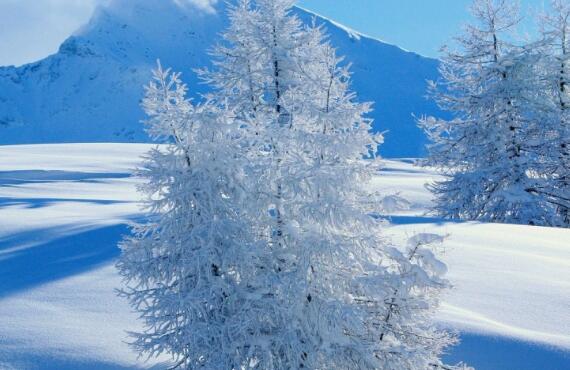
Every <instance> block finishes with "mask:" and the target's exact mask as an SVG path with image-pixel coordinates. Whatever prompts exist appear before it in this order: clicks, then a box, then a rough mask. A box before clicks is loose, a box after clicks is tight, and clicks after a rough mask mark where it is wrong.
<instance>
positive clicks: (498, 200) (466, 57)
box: [420, 0, 556, 225]
mask: <svg viewBox="0 0 570 370" xmlns="http://www.w3.org/2000/svg"><path fill="white" fill-rule="evenodd" d="M471 9H472V14H473V16H474V17H475V19H476V20H477V23H476V24H472V25H468V26H467V28H466V30H465V34H464V35H462V36H460V37H458V38H457V41H458V44H459V52H451V51H447V52H446V54H445V57H444V59H443V63H442V67H441V74H442V80H443V81H442V82H441V83H440V84H439V85H437V84H434V85H433V86H432V93H433V96H434V98H435V99H436V101H437V102H438V103H439V104H440V106H441V107H442V108H443V109H444V110H447V111H449V112H451V113H452V114H453V115H454V119H452V120H441V119H436V118H432V117H430V118H426V119H423V120H421V121H420V126H421V127H423V128H424V129H425V131H426V132H427V134H428V136H429V138H430V139H431V141H432V144H431V145H429V146H428V149H429V156H428V158H427V160H425V161H424V163H425V164H427V165H430V166H434V167H436V168H438V169H440V170H441V171H442V173H443V174H444V175H445V179H444V180H443V181H439V182H436V183H434V184H432V185H430V187H429V188H430V190H431V191H432V192H433V193H434V194H435V195H436V206H435V211H436V212H437V213H438V214H440V215H441V216H443V217H447V218H452V219H471V220H483V221H491V222H507V223H520V224H538V225H552V224H554V223H556V221H555V219H556V215H555V214H556V212H555V211H554V209H553V205H552V203H551V202H549V201H548V196H546V195H545V194H544V193H542V192H538V191H536V189H539V188H542V187H544V186H545V185H544V183H545V181H544V178H543V177H541V176H540V175H539V174H538V173H537V171H536V169H537V167H538V166H539V161H540V160H541V156H542V153H540V150H544V149H543V147H542V144H543V141H541V140H542V138H543V133H544V130H543V128H541V127H540V125H541V122H539V121H540V120H539V119H537V118H538V115H537V114H536V109H537V107H538V106H539V105H540V103H539V102H538V101H537V100H536V95H533V94H532V92H533V91H534V90H533V89H534V88H536V86H535V84H534V83H535V81H536V78H534V74H535V72H536V71H535V70H534V68H533V66H534V64H535V59H536V55H535V52H534V49H533V48H520V47H517V46H515V45H513V44H512V43H511V42H510V40H512V31H513V30H514V28H515V27H516V25H517V24H518V21H519V15H518V7H517V5H516V4H515V3H513V2H512V1H507V0H475V1H474V3H473V5H472V8H471ZM541 148H542V149H541Z"/></svg>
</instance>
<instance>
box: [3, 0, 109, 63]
mask: <svg viewBox="0 0 570 370" xmlns="http://www.w3.org/2000/svg"><path fill="white" fill-rule="evenodd" d="M102 1H103V0H0V65H12V64H13V65H21V64H25V63H30V62H34V61H36V60H39V59H41V58H44V57H46V56H47V55H49V54H52V53H54V52H55V51H57V49H58V47H59V45H60V44H61V43H62V42H63V41H64V40H65V39H66V38H67V37H68V36H69V35H70V34H72V33H73V32H74V31H75V30H77V29H78V28H79V27H80V26H81V25H82V24H84V23H85V22H87V20H88V19H89V17H90V15H91V14H92V12H93V10H94V8H95V6H96V5H97V4H98V3H101V2H102Z"/></svg>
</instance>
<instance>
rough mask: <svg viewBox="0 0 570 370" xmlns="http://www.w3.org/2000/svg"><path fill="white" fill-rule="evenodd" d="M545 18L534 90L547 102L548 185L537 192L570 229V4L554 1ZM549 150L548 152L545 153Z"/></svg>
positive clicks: (544, 172)
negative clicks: (546, 198) (554, 206)
mask: <svg viewBox="0 0 570 370" xmlns="http://www.w3.org/2000/svg"><path fill="white" fill-rule="evenodd" d="M551 5H552V6H551V7H552V12H551V13H550V14H545V15H543V16H542V17H541V19H540V23H541V33H542V44H543V48H542V50H541V62H540V63H539V70H538V71H537V76H538V80H537V84H536V88H535V89H533V90H534V91H536V92H538V93H539V95H540V97H541V98H542V99H543V104H542V106H541V108H542V109H540V110H539V113H540V116H541V118H542V121H543V127H544V134H543V135H542V136H543V143H544V146H543V151H544V152H545V153H544V157H545V164H544V166H543V168H542V170H541V171H540V172H541V174H542V175H543V176H545V177H546V178H548V179H549V180H550V181H549V182H548V186H544V187H540V188H536V189H533V191H534V192H536V193H540V194H543V195H545V196H547V197H548V199H549V200H550V202H552V203H553V204H554V205H556V207H557V209H558V212H559V214H560V216H561V220H560V222H561V223H562V224H563V225H565V226H570V4H568V3H567V2H565V1H561V0H553V1H552V4H551ZM545 149H546V150H545Z"/></svg>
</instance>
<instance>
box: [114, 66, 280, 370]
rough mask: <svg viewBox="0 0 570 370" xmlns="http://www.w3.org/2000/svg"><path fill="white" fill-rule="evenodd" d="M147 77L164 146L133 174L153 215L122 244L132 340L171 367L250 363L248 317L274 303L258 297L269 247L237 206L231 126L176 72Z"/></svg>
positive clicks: (239, 170)
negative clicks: (139, 325) (134, 317)
mask: <svg viewBox="0 0 570 370" xmlns="http://www.w3.org/2000/svg"><path fill="white" fill-rule="evenodd" d="M154 79H155V81H154V82H152V83H151V84H150V85H149V86H148V88H147V92H146V97H145V99H144V101H143V106H144V108H145V111H146V112H147V114H148V115H149V117H150V118H149V120H148V122H147V124H148V132H149V133H150V135H151V136H152V137H153V138H155V139H163V140H166V141H167V142H169V143H170V144H168V145H166V146H165V147H157V148H156V149H154V150H152V151H151V152H150V153H149V155H148V158H147V159H146V162H145V163H144V166H143V168H142V169H141V170H140V172H139V175H140V176H142V177H143V178H145V179H146V183H145V185H143V186H142V187H141V191H142V192H143V193H144V194H145V195H146V196H147V206H148V209H149V211H150V214H151V215H152V216H151V219H150V220H149V221H148V222H147V223H144V224H141V225H137V226H136V227H135V228H134V230H133V232H134V235H133V236H132V237H130V238H127V239H126V240H125V241H124V242H123V244H122V250H123V253H122V256H121V259H120V261H119V263H118V267H119V270H120V272H121V274H122V275H123V276H124V278H125V281H126V285H127V288H125V289H124V290H123V291H122V294H123V295H124V296H126V297H127V298H128V299H129V300H130V302H131V304H132V305H133V306H134V307H135V308H136V309H137V311H138V312H140V314H141V318H142V319H143V320H144V322H145V326H146V330H145V332H143V333H139V334H137V335H136V341H135V342H134V345H135V347H136V348H137V349H138V350H139V351H141V352H142V353H147V354H148V355H150V356H153V355H159V354H161V353H168V354H173V355H174V356H175V358H176V363H175V366H174V367H180V368H209V369H213V368H219V369H241V368H244V367H245V368H247V366H248V364H249V362H247V361H246V362H240V359H251V360H252V361H253V360H254V359H253V358H251V357H249V356H248V353H249V349H248V347H249V346H250V345H251V342H249V340H250V338H251V337H252V335H254V334H255V335H259V336H260V337H261V336H262V335H263V334H262V333H260V332H259V331H258V330H259V326H258V325H256V323H255V322H252V321H249V320H248V318H256V316H257V315H258V314H263V313H265V312H266V308H265V305H267V304H270V305H271V304H272V303H270V299H269V298H267V297H266V298H265V299H261V297H262V296H263V295H264V294H265V295H267V294H269V293H270V292H269V290H268V286H269V283H270V281H267V280H263V279H270V276H269V275H268V274H266V273H263V274H261V275H260V274H258V271H259V270H260V269H265V267H264V266H265V265H266V264H267V260H268V256H267V250H266V249H265V248H264V245H263V244H259V243H256V240H255V238H254V237H252V236H251V235H250V234H249V230H250V227H249V225H247V223H245V222H244V221H245V220H244V219H243V218H242V217H241V215H240V212H239V207H235V202H237V201H240V200H241V199H242V198H244V197H245V196H246V194H245V193H244V189H243V188H241V187H240V186H241V185H242V182H243V180H242V179H243V176H244V173H243V167H244V166H243V163H242V162H241V161H240V158H239V152H238V151H236V148H237V146H236V145H235V144H236V143H235V137H236V135H235V128H234V127H233V126H232V125H231V124H230V123H228V122H229V121H228V120H227V119H225V117H226V113H224V112H223V111H222V110H220V109H219V108H217V107H215V106H213V105H212V104H210V103H209V102H206V103H204V104H202V105H193V104H192V103H191V102H190V101H189V100H187V99H186V98H185V94H186V87H185V86H184V85H183V84H182V83H181V82H180V80H179V76H178V74H171V73H169V71H163V70H162V69H161V68H159V69H158V70H157V71H156V72H155V77H154ZM259 279H262V280H259ZM263 291H264V292H265V293H263ZM229 353H232V354H233V356H228V354H229ZM244 361H245V360H244Z"/></svg>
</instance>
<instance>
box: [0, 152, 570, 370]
mask: <svg viewBox="0 0 570 370" xmlns="http://www.w3.org/2000/svg"><path fill="white" fill-rule="evenodd" d="M149 148H150V145H146V144H63V145H30V146H26V145H22V146H0V369H18V370H21V369H42V370H43V369H54V370H55V369H57V370H67V369H69V370H81V369H103V370H105V369H113V370H115V369H138V368H143V369H164V368H165V367H166V365H165V363H166V362H167V360H168V359H164V358H163V359H153V360H152V361H150V362H148V363H145V362H144V361H143V360H142V359H141V360H137V358H136V354H134V353H132V352H131V351H130V350H129V348H128V346H127V345H126V344H125V343H124V341H125V340H126V334H125V331H126V330H136V329H140V326H139V323H138V322H137V319H136V315H135V314H134V313H132V312H131V311H130V309H129V307H128V306H127V304H126V302H125V301H124V300H122V299H120V298H118V297H116V296H115V294H114V289H115V288H117V287H119V286H120V279H119V277H118V276H117V273H116V271H115V269H114V267H113V264H114V261H115V259H116V257H117V256H118V253H119V251H118V248H117V247H116V243H117V241H118V240H119V239H120V237H121V235H122V234H124V233H126V232H127V227H126V226H125V225H126V223H128V222H129V221H131V220H134V219H139V218H140V217H143V215H144V213H143V212H142V211H141V209H140V206H139V204H138V201H139V197H138V195H137V193H136V192H135V186H136V185H137V184H138V183H140V180H139V179H137V178H133V177H130V173H131V172H132V169H133V168H134V167H136V166H137V163H138V162H139V157H140V155H142V154H143V153H144V152H145V151H146V150H148V149H149ZM434 178H436V175H435V174H433V173H431V172H429V171H427V170H424V169H419V168H415V167H413V166H412V165H411V164H410V161H405V160H398V161H386V164H385V169H384V171H383V173H381V174H379V176H378V177H377V178H376V179H375V180H374V186H375V187H376V188H378V189H381V190H383V191H384V192H385V193H386V194H396V193H399V194H400V195H401V196H403V197H405V198H407V199H408V200H409V201H410V206H409V207H407V208H404V209H399V208H398V207H392V209H389V210H388V213H389V215H390V218H391V220H392V222H393V226H391V227H390V228H389V230H388V231H387V234H389V235H390V237H391V238H393V240H394V241H395V242H396V241H398V240H403V239H404V238H405V237H406V235H409V234H411V233H413V232H430V233H432V232H436V233H440V234H449V237H448V239H447V241H446V243H445V245H444V248H443V249H442V250H441V251H440V252H441V253H442V256H443V259H444V260H445V261H446V263H447V264H448V266H449V278H450V280H451V281H452V282H453V284H454V285H455V288H454V289H453V290H452V291H451V292H449V293H448V295H447V296H446V297H445V302H444V305H443V307H442V310H441V312H440V313H439V315H438V320H439V321H440V322H441V324H442V325H445V326H447V327H449V328H452V329H457V330H460V331H461V333H462V337H463V338H464V339H465V342H464V344H462V345H460V346H459V347H458V348H456V349H455V350H454V351H453V353H451V354H450V358H451V359H453V360H457V361H459V360H466V361H467V362H469V363H470V364H472V365H475V366H477V369H479V370H496V369H500V370H568V369H570V245H569V243H568V241H569V240H570V230H561V229H549V228H538V227H525V226H512V225H487V224H479V223H448V222H443V221H441V220H437V219H432V218H429V217H427V216H424V212H425V209H426V207H427V206H429V204H430V196H429V194H428V193H427V192H426V190H425V189H424V187H423V186H424V184H425V182H426V181H431V180H433V179H434ZM388 205H389V204H386V205H385V206H386V207H385V208H389V207H387V206H388Z"/></svg>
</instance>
